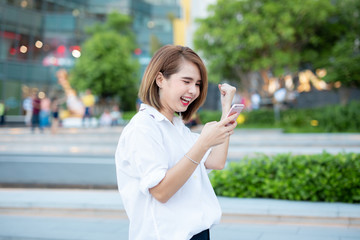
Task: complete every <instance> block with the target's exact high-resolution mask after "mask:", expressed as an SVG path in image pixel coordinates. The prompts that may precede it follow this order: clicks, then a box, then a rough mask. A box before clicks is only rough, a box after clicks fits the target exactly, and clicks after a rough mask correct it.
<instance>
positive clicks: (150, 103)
mask: <svg viewBox="0 0 360 240" xmlns="http://www.w3.org/2000/svg"><path fill="white" fill-rule="evenodd" d="M207 85H208V79H207V72H206V68H205V66H204V64H203V62H202V60H201V59H200V57H199V56H198V55H197V54H196V53H195V52H194V51H192V50H191V49H190V48H187V47H181V46H172V45H167V46H164V47H162V48H160V49H159V50H158V51H157V52H156V53H155V55H154V56H153V58H152V59H151V61H150V63H149V65H148V67H147V69H146V70H145V73H144V77H143V79H142V83H141V86H140V90H139V97H140V99H141V101H142V102H143V104H142V105H141V106H140V110H139V112H138V113H137V114H136V115H135V116H134V117H133V118H132V120H131V121H130V122H129V124H128V125H127V126H126V127H125V128H124V130H123V132H122V134H121V136H120V139H119V143H118V147H117V150H116V172H117V180H118V188H119V192H120V194H121V197H122V200H123V204H124V207H125V210H126V213H127V215H128V217H129V220H130V229H129V239H137V240H142V239H144V240H153V239H154V240H169V239H172V240H188V239H210V237H209V228H211V226H213V225H214V224H216V223H218V222H219V220H220V217H221V209H220V206H219V203H218V200H217V198H216V196H215V193H214V190H213V188H212V186H211V183H210V181H209V178H208V175H207V174H208V169H222V168H224V166H225V161H226V158H227V151H228V146H229V137H230V135H231V134H232V133H233V129H234V128H235V127H236V121H234V120H235V118H236V116H230V117H227V113H228V111H229V110H230V107H231V102H232V99H233V97H234V94H235V91H236V89H235V88H234V87H232V86H230V85H228V84H222V85H219V90H220V92H221V104H222V119H221V121H219V122H211V123H207V124H206V125H205V126H204V128H203V130H202V131H201V134H196V133H193V132H191V131H190V130H189V128H187V127H186V126H185V125H184V123H183V121H186V120H189V119H190V118H191V116H192V115H193V114H194V113H195V112H196V111H197V110H198V108H199V107H200V106H201V105H202V104H203V103H204V101H205V98H206V94H207Z"/></svg>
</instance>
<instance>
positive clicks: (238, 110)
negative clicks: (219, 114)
mask: <svg viewBox="0 0 360 240" xmlns="http://www.w3.org/2000/svg"><path fill="white" fill-rule="evenodd" d="M244 107H245V105H244V104H234V105H232V107H231V108H230V111H229V113H228V114H227V117H229V116H232V115H234V114H236V115H237V116H239V115H240V113H241V111H242V110H243V109H244ZM233 123H234V121H232V122H230V124H233Z"/></svg>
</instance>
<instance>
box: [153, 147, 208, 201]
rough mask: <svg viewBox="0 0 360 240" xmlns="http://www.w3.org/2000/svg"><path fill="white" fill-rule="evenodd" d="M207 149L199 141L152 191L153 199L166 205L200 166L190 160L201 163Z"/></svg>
mask: <svg viewBox="0 0 360 240" xmlns="http://www.w3.org/2000/svg"><path fill="white" fill-rule="evenodd" d="M207 149H208V148H207V147H206V146H204V145H203V144H202V142H200V141H197V142H196V143H195V144H194V146H193V147H192V148H191V149H190V150H189V151H188V152H187V153H186V156H184V157H183V158H182V159H181V160H180V161H179V162H178V163H177V164H175V166H174V167H172V168H171V169H169V170H168V171H167V172H166V175H165V177H164V178H163V180H162V181H161V182H160V183H159V184H158V185H156V186H155V187H153V188H151V189H150V193H151V194H152V195H153V197H155V198H156V199H157V200H158V201H159V202H162V203H166V202H167V201H168V200H169V199H170V198H171V197H172V196H173V195H174V194H175V193H176V192H177V191H178V190H179V189H180V188H181V187H182V186H183V185H184V184H185V183H186V181H187V180H188V179H189V178H190V177H191V175H192V174H193V172H194V171H195V169H196V168H197V167H198V165H199V164H196V163H194V162H192V161H191V160H190V159H192V160H193V161H195V162H197V163H200V161H201V159H202V158H203V156H204V155H205V153H206V151H207ZM189 158H190V159H189Z"/></svg>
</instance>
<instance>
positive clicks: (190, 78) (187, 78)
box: [181, 77, 202, 82]
mask: <svg viewBox="0 0 360 240" xmlns="http://www.w3.org/2000/svg"><path fill="white" fill-rule="evenodd" d="M181 78H182V79H186V80H191V81H194V79H193V78H192V77H181ZM197 82H202V80H201V79H199V80H197Z"/></svg>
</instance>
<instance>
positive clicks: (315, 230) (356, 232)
mask: <svg viewBox="0 0 360 240" xmlns="http://www.w3.org/2000/svg"><path fill="white" fill-rule="evenodd" d="M308 234H310V235H312V236H329V237H330V236H338V237H360V228H344V227H327V228H324V227H315V226H306V227H301V228H300V230H299V235H308Z"/></svg>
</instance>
